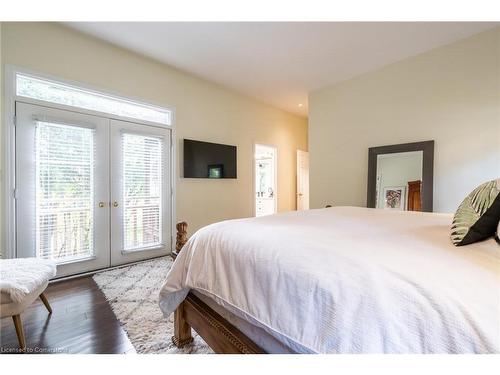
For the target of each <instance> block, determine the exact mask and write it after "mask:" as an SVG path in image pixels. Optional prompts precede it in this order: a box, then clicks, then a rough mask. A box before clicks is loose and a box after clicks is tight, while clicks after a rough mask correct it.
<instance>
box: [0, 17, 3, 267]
mask: <svg viewBox="0 0 500 375" xmlns="http://www.w3.org/2000/svg"><path fill="white" fill-rule="evenodd" d="M2 25H3V22H0V125H1V124H2V119H3V112H2V106H3V81H2V78H3V59H2V54H3V48H2V28H3V26H2ZM2 155H3V126H0V258H2V257H3V254H4V249H3V243H4V242H3V237H4V229H3V225H2V222H3V211H2V207H3V181H4V178H3V163H1V161H2V157H3V156H2Z"/></svg>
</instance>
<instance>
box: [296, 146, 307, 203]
mask: <svg viewBox="0 0 500 375" xmlns="http://www.w3.org/2000/svg"><path fill="white" fill-rule="evenodd" d="M300 153H305V154H307V159H308V160H307V167H308V169H307V171H308V175H309V151H304V150H301V149H297V152H296V153H295V156H296V174H297V175H296V181H295V184H296V188H295V190H296V192H295V193H296V195H295V205H296V208H295V209H296V210H297V211H299V194H300V193H299V175H300V174H299V170H300V167H299V154H300ZM307 194H308V197H307V198H308V199H307V200H308V202H307V207H308V208H307V209H310V207H311V198H310V184H309V181H308V182H307Z"/></svg>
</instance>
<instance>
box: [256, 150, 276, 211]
mask: <svg viewBox="0 0 500 375" xmlns="http://www.w3.org/2000/svg"><path fill="white" fill-rule="evenodd" d="M257 145H260V146H265V147H271V148H273V149H274V185H275V186H274V188H275V192H274V213H278V195H279V194H278V147H277V146H275V145H273V144H270V143H262V142H254V143H253V153H252V184H253V186H252V192H253V195H252V199H253V201H252V207H253V216H254V217H255V216H256V215H257V201H256V196H255V194H256V193H257V191H256V189H255V182H256V177H257V176H255V151H256V148H257V147H256V146H257Z"/></svg>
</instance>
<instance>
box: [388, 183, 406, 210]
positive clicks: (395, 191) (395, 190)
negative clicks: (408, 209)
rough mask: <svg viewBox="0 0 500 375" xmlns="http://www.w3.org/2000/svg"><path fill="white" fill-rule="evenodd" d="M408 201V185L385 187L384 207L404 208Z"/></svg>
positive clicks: (391, 208)
mask: <svg viewBox="0 0 500 375" xmlns="http://www.w3.org/2000/svg"><path fill="white" fill-rule="evenodd" d="M405 202H406V186H395V187H385V188H384V208H385V209H389V210H404V209H405Z"/></svg>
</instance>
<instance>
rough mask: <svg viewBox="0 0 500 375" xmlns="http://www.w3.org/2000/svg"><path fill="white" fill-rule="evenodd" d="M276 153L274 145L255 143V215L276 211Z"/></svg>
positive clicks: (269, 213) (270, 213)
mask: <svg viewBox="0 0 500 375" xmlns="http://www.w3.org/2000/svg"><path fill="white" fill-rule="evenodd" d="M276 155H277V150H276V147H273V146H268V145H262V144H255V152H254V180H255V182H254V184H255V185H254V187H255V216H264V215H272V214H274V213H276V212H277V199H278V197H277V182H276V176H277V163H276V160H277V159H276Z"/></svg>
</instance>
